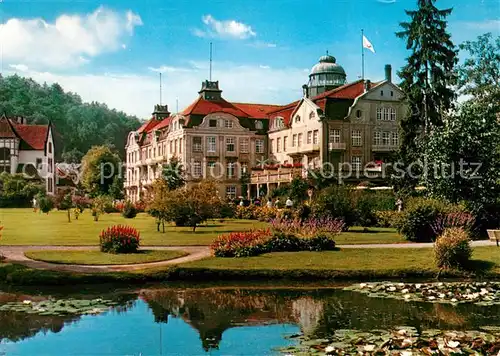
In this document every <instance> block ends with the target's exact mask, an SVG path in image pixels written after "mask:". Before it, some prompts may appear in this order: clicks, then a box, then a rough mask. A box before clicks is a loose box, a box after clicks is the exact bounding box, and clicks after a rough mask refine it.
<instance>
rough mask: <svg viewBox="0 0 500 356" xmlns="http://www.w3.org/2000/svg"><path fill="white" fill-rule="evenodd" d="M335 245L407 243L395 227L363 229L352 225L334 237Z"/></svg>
mask: <svg viewBox="0 0 500 356" xmlns="http://www.w3.org/2000/svg"><path fill="white" fill-rule="evenodd" d="M335 242H336V243H337V245H359V244H397V243H408V242H409V241H407V240H405V239H404V238H403V236H401V235H400V234H399V233H398V232H397V231H396V229H391V228H383V227H370V228H368V229H364V228H362V227H360V226H353V227H351V228H350V229H349V231H346V232H342V233H341V234H340V235H338V236H336V237H335Z"/></svg>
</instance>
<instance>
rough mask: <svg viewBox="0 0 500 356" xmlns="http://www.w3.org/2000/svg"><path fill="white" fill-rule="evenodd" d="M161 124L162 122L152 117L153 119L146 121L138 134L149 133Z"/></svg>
mask: <svg viewBox="0 0 500 356" xmlns="http://www.w3.org/2000/svg"><path fill="white" fill-rule="evenodd" d="M160 122H161V121H160V120H156V119H155V118H154V117H152V118H151V119H149V120H148V121H146V122H145V123H144V124H142V126H141V127H139V129H138V130H137V132H138V133H143V132H149V131H151V130H152V129H153V127H155V126H156V125H158V124H159V123H160Z"/></svg>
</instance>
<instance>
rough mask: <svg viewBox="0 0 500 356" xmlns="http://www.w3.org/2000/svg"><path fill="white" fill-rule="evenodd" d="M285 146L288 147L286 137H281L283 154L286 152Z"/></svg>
mask: <svg viewBox="0 0 500 356" xmlns="http://www.w3.org/2000/svg"><path fill="white" fill-rule="evenodd" d="M286 146H288V136H285V137H283V152H286Z"/></svg>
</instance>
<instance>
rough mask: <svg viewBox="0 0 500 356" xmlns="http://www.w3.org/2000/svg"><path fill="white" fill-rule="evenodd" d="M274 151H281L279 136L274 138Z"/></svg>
mask: <svg viewBox="0 0 500 356" xmlns="http://www.w3.org/2000/svg"><path fill="white" fill-rule="evenodd" d="M276 152H281V137H278V138H277V139H276Z"/></svg>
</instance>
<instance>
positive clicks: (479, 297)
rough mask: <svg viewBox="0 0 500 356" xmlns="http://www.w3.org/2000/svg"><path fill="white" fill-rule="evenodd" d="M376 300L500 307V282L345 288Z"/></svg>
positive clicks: (381, 283)
mask: <svg viewBox="0 0 500 356" xmlns="http://www.w3.org/2000/svg"><path fill="white" fill-rule="evenodd" d="M344 290H350V291H356V292H361V293H366V294H368V296H369V297H375V298H394V299H402V300H406V301H423V302H432V303H451V304H459V303H474V304H476V305H481V306H490V305H497V304H500V283H499V282H477V283H458V282H457V283H455V282H449V283H415V284H414V283H390V282H380V283H377V282H376V283H360V284H354V285H352V286H349V287H346V288H344Z"/></svg>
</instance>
